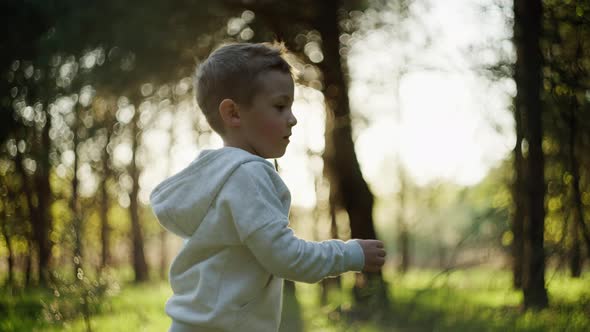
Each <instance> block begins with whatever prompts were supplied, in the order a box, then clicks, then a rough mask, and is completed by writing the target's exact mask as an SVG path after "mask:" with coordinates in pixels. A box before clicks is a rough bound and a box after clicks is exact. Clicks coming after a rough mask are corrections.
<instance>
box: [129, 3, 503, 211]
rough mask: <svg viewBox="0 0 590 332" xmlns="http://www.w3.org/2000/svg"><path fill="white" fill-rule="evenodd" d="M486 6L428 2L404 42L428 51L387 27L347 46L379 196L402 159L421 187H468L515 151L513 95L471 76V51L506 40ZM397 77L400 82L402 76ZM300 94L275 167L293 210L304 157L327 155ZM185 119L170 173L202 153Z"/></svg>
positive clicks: (360, 132) (316, 111) (311, 194)
mask: <svg viewBox="0 0 590 332" xmlns="http://www.w3.org/2000/svg"><path fill="white" fill-rule="evenodd" d="M487 2H488V1H484V0H479V1H477V0H447V1H432V2H431V8H430V10H429V11H428V12H427V14H424V13H423V12H422V10H419V9H418V10H419V11H420V12H421V13H422V14H421V15H420V16H419V17H420V20H421V26H422V28H417V27H416V25H410V29H409V38H410V39H412V40H416V41H419V40H421V38H422V36H424V35H428V34H430V35H431V36H433V39H432V44H430V45H429V46H427V47H425V46H421V47H417V48H414V49H411V48H410V49H404V48H402V47H401V46H400V45H402V44H400V42H399V41H396V38H399V34H400V31H399V30H395V29H392V28H384V30H382V31H375V32H373V33H371V34H370V35H368V36H366V37H365V38H363V39H362V40H356V42H354V43H353V44H352V45H351V48H350V53H349V54H350V56H349V68H350V74H351V82H350V93H349V95H350V100H351V107H352V111H353V113H354V115H355V117H356V116H358V115H362V116H363V117H365V118H366V119H367V120H368V126H366V127H363V128H360V127H359V126H356V127H355V135H354V136H355V137H356V141H355V144H356V152H357V156H358V158H359V162H360V164H361V168H362V171H363V174H364V176H365V179H366V180H367V181H368V182H369V184H370V186H371V188H372V189H373V191H374V192H375V193H376V194H378V195H380V194H387V193H391V192H394V191H396V176H395V174H396V171H395V167H396V165H397V163H398V160H399V158H398V156H401V160H402V163H403V165H404V166H405V167H406V169H407V170H408V172H409V174H410V175H411V177H412V178H413V180H414V181H416V182H417V183H418V184H426V183H428V182H431V181H435V180H438V179H445V180H449V181H453V182H456V183H459V184H463V185H471V184H475V183H477V182H478V181H480V180H481V179H482V178H483V177H484V176H485V175H486V173H487V172H488V170H489V169H490V168H491V167H493V166H495V165H496V164H497V163H498V161H500V160H502V159H503V158H505V157H506V155H507V154H508V153H509V151H510V150H511V148H512V145H513V142H514V138H513V133H512V119H511V114H510V112H509V111H508V108H509V105H510V102H511V100H510V98H511V94H512V93H514V86H513V84H512V83H511V81H504V82H499V83H492V82H489V81H488V80H486V79H484V78H482V77H480V76H478V75H476V73H475V72H474V71H473V70H472V69H470V67H473V64H471V63H472V62H473V61H471V59H469V58H467V57H466V54H469V52H466V51H467V50H468V47H469V46H470V45H478V44H481V42H482V41H485V40H490V39H492V40H494V39H495V40H496V41H498V40H500V38H501V37H502V36H506V31H505V28H504V26H503V24H504V23H503V19H502V16H501V15H500V13H499V12H498V11H493V10H489V11H487V12H486V13H485V14H482V12H481V7H480V5H481V4H482V3H487ZM414 23H416V22H414ZM421 31H422V32H421ZM423 31H426V32H425V33H424V32H423ZM506 47H509V46H506ZM483 56H487V57H488V58H490V59H491V60H493V57H494V55H493V54H489V53H484V54H483ZM490 59H484V60H490ZM400 71H403V74H400V75H399V76H398V73H399V72H400ZM396 77H399V80H397V79H396ZM398 83H399V84H398ZM296 90H297V91H296V101H295V104H294V113H295V115H296V117H297V118H298V125H297V126H296V127H295V128H294V130H293V136H292V143H291V145H290V146H289V148H288V149H287V153H286V155H285V156H284V157H283V158H281V160H279V164H280V166H281V175H282V177H283V179H284V181H285V182H286V184H287V185H288V186H289V188H290V189H291V193H292V197H293V204H294V205H300V206H307V207H311V206H313V204H314V203H315V190H314V182H313V181H314V180H313V174H314V172H321V166H322V164H321V160H319V159H317V158H316V159H313V160H310V159H309V158H308V157H306V150H307V149H310V150H312V151H314V152H317V153H320V152H321V151H322V149H323V134H324V133H323V131H324V129H323V128H324V111H323V105H322V104H323V101H322V95H321V93H319V92H317V91H315V90H313V89H311V88H306V87H301V86H298V87H297V89H296ZM396 96H399V100H398V98H397V97H396ZM398 111H400V113H399V115H400V121H399V122H398V121H397V117H396V114H397V113H396V112H398ZM188 114H190V109H187V113H186V114H185V115H184V116H179V117H177V119H176V120H173V119H169V121H170V122H171V123H172V122H173V125H174V126H176V127H175V130H176V131H177V137H176V144H177V145H176V146H175V147H174V151H173V153H171V154H170V155H171V157H172V161H171V162H172V169H173V170H176V171H177V170H180V169H182V168H183V167H185V166H186V165H188V163H189V162H190V161H191V160H192V159H193V158H194V157H195V156H196V154H197V153H198V150H197V148H196V145H195V138H194V137H193V135H192V134H188V132H190V130H191V125H190V121H186V120H187V117H189V118H190V115H188ZM183 127H185V128H183ZM495 127H499V128H501V129H502V130H501V132H500V133H499V132H498V131H497V130H495V129H493V128H495ZM178 133H184V134H178ZM164 136H165V135H164ZM164 136H162V135H157V134H156V135H154V136H153V137H151V139H150V138H148V140H152V139H153V142H151V143H150V142H146V143H147V144H148V145H150V144H153V145H152V146H154V147H155V148H156V149H158V146H160V148H159V150H160V152H158V153H159V155H160V156H162V154H164V155H166V154H168V153H167V152H166V149H167V147H166V146H167V139H166V138H165V137H164ZM213 142H214V143H213V146H212V147H220V146H221V145H222V143H221V140H220V139H219V138H215V139H214V140H213ZM158 167H160V169H153V170H150V171H149V172H146V174H144V177H143V178H144V182H145V183H143V184H142V187H143V188H145V189H146V190H145V191H143V192H142V193H141V197H142V200H144V201H145V202H147V196H148V195H149V191H150V190H151V188H153V186H154V185H155V184H157V182H159V181H161V180H162V179H163V176H162V175H161V174H163V173H162V172H164V167H166V166H164V165H161V166H158Z"/></svg>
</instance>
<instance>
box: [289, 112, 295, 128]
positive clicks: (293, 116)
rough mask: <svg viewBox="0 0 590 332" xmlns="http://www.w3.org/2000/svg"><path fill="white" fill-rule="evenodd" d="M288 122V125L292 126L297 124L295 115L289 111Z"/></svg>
mask: <svg viewBox="0 0 590 332" xmlns="http://www.w3.org/2000/svg"><path fill="white" fill-rule="evenodd" d="M288 123H289V126H291V127H293V126H295V125H296V124H297V118H296V117H295V115H293V113H291V116H290V117H289V122H288Z"/></svg>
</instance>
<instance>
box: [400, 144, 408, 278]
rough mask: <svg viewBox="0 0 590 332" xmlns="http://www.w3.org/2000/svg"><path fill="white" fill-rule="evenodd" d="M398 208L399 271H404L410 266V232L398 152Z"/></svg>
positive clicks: (403, 180)
mask: <svg viewBox="0 0 590 332" xmlns="http://www.w3.org/2000/svg"><path fill="white" fill-rule="evenodd" d="M397 160H398V179H399V183H400V187H399V195H398V197H399V208H398V212H397V229H398V231H399V235H398V243H399V250H400V253H401V262H400V266H399V269H400V272H401V273H405V272H407V271H408V269H409V268H410V234H409V230H408V225H407V223H406V219H405V213H406V190H407V188H406V187H407V185H406V174H405V172H404V169H403V166H402V163H401V159H400V158H399V154H398V158H397Z"/></svg>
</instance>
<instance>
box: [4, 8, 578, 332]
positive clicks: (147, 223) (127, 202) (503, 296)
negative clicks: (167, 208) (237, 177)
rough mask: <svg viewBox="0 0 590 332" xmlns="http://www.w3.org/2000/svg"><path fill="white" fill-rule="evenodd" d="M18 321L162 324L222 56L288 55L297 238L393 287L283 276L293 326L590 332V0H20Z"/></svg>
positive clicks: (8, 147) (9, 186) (88, 327)
mask: <svg viewBox="0 0 590 332" xmlns="http://www.w3.org/2000/svg"><path fill="white" fill-rule="evenodd" d="M0 9H1V11H2V12H3V13H4V14H3V15H2V19H1V20H0V25H1V27H2V31H3V38H2V40H1V41H0V69H1V73H2V76H1V78H0V234H1V235H2V236H1V237H0V287H1V288H0V331H164V330H166V329H167V328H168V326H169V324H170V320H169V318H168V317H167V316H166V314H165V312H164V304H165V302H166V299H167V298H168V297H169V296H170V294H171V290H170V288H169V285H168V283H167V273H168V266H169V264H170V262H171V260H172V259H173V257H174V255H175V254H176V252H177V250H178V249H179V248H180V246H181V245H182V241H181V240H180V239H179V238H176V237H174V236H173V235H170V234H167V233H166V232H165V231H164V230H163V229H162V228H161V227H160V226H159V224H158V222H157V220H156V219H155V217H154V216H153V214H152V212H151V208H150V206H149V199H148V198H149V194H150V192H151V190H152V189H153V188H154V187H155V185H157V184H158V183H159V182H161V181H162V180H164V179H165V178H167V177H168V176H170V175H172V174H174V173H176V172H178V171H179V170H181V169H183V168H184V167H186V166H187V165H188V163H190V161H192V160H193V159H194V158H195V157H196V156H197V154H198V153H199V152H200V151H201V150H203V149H211V148H219V147H221V146H222V141H221V139H220V138H219V136H217V135H216V134H215V133H213V132H212V131H211V129H210V128H209V126H208V125H207V123H206V121H205V118H204V116H203V115H202V114H201V113H200V111H199V110H198V106H197V105H196V103H195V102H194V97H193V91H192V74H193V71H194V69H195V66H196V65H198V64H199V63H200V62H201V61H203V60H204V59H205V58H206V57H207V55H208V54H209V53H210V52H211V51H212V50H214V49H215V48H216V47H218V46H219V45H221V44H222V43H227V42H267V41H281V42H284V43H285V45H286V46H287V48H288V49H289V50H290V51H291V53H290V54H289V55H288V60H289V62H290V63H291V65H292V66H293V67H294V68H295V70H296V91H295V96H296V98H295V102H294V105H293V110H294V114H295V116H296V117H297V118H298V120H299V123H298V125H297V126H296V127H295V128H294V130H293V136H292V142H291V144H290V146H289V148H288V149H287V153H286V155H285V156H284V157H283V158H281V159H279V160H277V163H278V168H279V172H280V174H281V176H282V178H283V179H284V181H285V182H286V184H287V185H288V187H289V188H290V190H291V193H292V196H293V206H292V209H291V225H292V227H293V228H294V230H295V232H296V234H298V236H300V237H302V238H305V239H308V240H316V241H321V240H325V239H329V238H340V239H343V240H346V239H349V238H378V239H381V240H383V241H384V242H385V243H386V249H387V250H388V257H387V258H388V261H387V263H386V265H385V267H384V269H383V271H382V273H378V274H360V273H359V274H353V273H347V274H345V275H343V276H341V277H339V278H333V279H327V280H324V281H323V282H321V283H319V284H314V285H309V284H302V283H292V282H287V283H286V285H285V299H284V305H283V321H282V325H281V331H434V330H436V331H481V330H486V331H505V330H511V331H545V330H559V331H566V330H567V331H587V330H590V273H589V269H588V266H589V257H590V75H589V71H590V3H589V2H588V1H581V0H579V1H576V0H567V1H557V0H543V1H541V0H513V1H510V0H447V1H444V2H443V1H434V0H414V1H411V0H398V1H393V0H390V1H385V0H326V1H311V0H298V1H278V0H222V1H213V0H202V1H191V0H175V1H164V0H159V1H158V0H143V1H137V0H129V1H113V0H103V1H85V2H82V1H73V0H61V1H57V0H43V1H41V0H26V1H22V0H21V1H17V0H4V1H2V2H1V3H0Z"/></svg>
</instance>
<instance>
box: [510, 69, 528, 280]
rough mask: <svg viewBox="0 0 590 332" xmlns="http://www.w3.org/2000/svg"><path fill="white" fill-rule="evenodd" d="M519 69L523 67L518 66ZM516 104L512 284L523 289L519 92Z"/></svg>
mask: <svg viewBox="0 0 590 332" xmlns="http://www.w3.org/2000/svg"><path fill="white" fill-rule="evenodd" d="M517 70H518V71H520V70H521V68H517ZM514 102H515V105H514V122H515V125H516V126H515V127H516V128H515V129H516V144H515V146H514V182H513V184H512V201H513V204H514V214H513V215H512V224H511V229H512V235H513V238H512V245H511V251H512V286H513V287H514V288H515V289H522V282H523V267H524V243H525V239H524V223H525V215H526V213H525V212H526V211H525V200H524V199H525V195H526V194H525V182H524V181H525V177H524V174H525V173H524V158H523V155H522V141H523V137H524V128H523V124H522V121H523V119H522V107H523V100H522V94H517V96H516V98H515V101H514Z"/></svg>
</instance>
